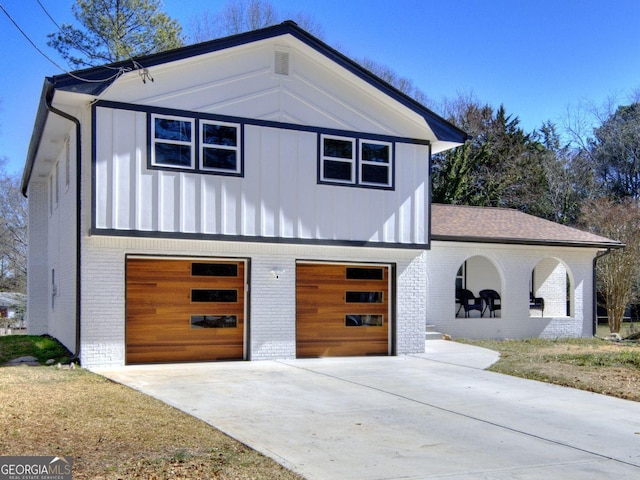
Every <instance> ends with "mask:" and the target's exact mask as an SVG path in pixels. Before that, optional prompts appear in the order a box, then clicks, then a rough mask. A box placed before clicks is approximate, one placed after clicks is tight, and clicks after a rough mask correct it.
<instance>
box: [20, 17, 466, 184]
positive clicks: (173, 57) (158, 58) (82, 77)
mask: <svg viewBox="0 0 640 480" xmlns="http://www.w3.org/2000/svg"><path fill="white" fill-rule="evenodd" d="M284 35H289V36H291V37H293V38H295V39H297V40H298V41H300V42H302V43H303V44H304V45H306V46H308V47H309V48H311V49H313V50H315V51H316V52H318V53H319V54H321V55H323V56H324V57H326V58H327V59H329V60H330V61H333V62H334V63H336V64H338V65H339V66H341V67H343V68H345V69H346V70H347V71H349V72H350V73H352V74H354V75H355V76H356V77H358V78H359V79H360V80H362V81H364V82H366V83H368V84H369V85H371V86H373V87H374V88H375V89H377V90H378V91H380V92H381V93H382V94H383V95H386V96H387V97H389V98H391V99H393V100H395V101H397V102H398V103H400V104H401V105H402V106H403V107H405V108H407V109H409V111H412V112H414V113H416V114H417V115H419V116H420V117H422V118H423V119H424V121H425V123H426V125H427V126H428V128H429V129H431V132H433V135H434V136H435V138H436V139H437V142H438V143H439V144H440V145H442V149H448V148H452V147H453V146H456V145H459V144H462V143H464V142H465V141H466V140H467V139H468V138H469V136H468V135H467V134H466V133H465V132H464V131H463V130H461V129H459V128H458V127H456V126H455V125H453V124H452V123H450V122H448V121H447V120H445V119H443V118H442V117H440V116H439V115H437V114H435V113H434V112H432V111H431V110H429V109H428V108H427V107H425V106H424V105H422V104H420V103H419V102H417V101H415V100H414V99H412V98H411V97H409V96H407V95H406V94H404V93H402V92H400V91H399V90H398V89H396V88H394V87H393V86H391V85H390V84H389V83H387V82H385V81H384V80H382V79H380V78H379V77H377V76H376V75H374V74H373V73H371V72H370V71H368V70H367V69H365V68H363V67H362V66H360V65H359V64H357V63H356V62H354V61H353V60H351V59H349V58H348V57H346V56H345V55H343V54H341V53H340V52H338V51H337V50H335V49H333V48H332V47H330V46H329V45H327V44H326V43H324V42H322V41H321V40H319V39H318V38H316V37H314V36H313V35H311V34H309V33H308V32H306V31H305V30H303V29H302V28H300V27H298V25H297V24H296V23H294V22H292V21H285V22H283V23H280V24H278V25H274V26H271V27H266V28H263V29H260V30H254V31H251V32H246V33H241V34H237V35H232V36H229V37H224V38H220V39H216V40H211V41H208V42H203V43H198V44H195V45H189V46H186V47H182V48H178V49H174V50H169V51H166V52H161V53H155V54H151V55H148V56H145V57H139V58H135V59H132V60H126V61H121V62H116V63H112V64H110V65H104V66H99V67H93V68H88V69H84V70H78V71H75V72H72V73H65V74H61V75H55V76H51V77H47V78H46V79H45V82H44V85H43V89H42V94H41V98H40V104H39V107H38V112H37V115H36V120H35V124H34V130H33V133H32V137H31V142H30V145H29V151H28V153H27V159H26V162H25V169H24V172H23V177H22V191H23V194H25V195H26V192H27V189H28V184H29V181H30V178H31V172H32V170H33V166H34V162H35V160H36V157H37V155H38V150H39V149H40V147H41V141H42V138H43V135H44V132H45V129H46V130H49V129H50V128H52V127H51V126H50V125H47V123H48V122H47V120H48V118H49V111H50V106H51V104H52V102H53V98H54V96H55V94H56V92H67V93H71V94H78V95H79V96H82V97H86V98H87V99H88V100H87V101H90V100H91V99H92V98H93V99H94V98H95V97H97V96H99V95H100V94H101V93H103V92H105V90H106V89H107V88H108V87H109V86H111V85H113V84H114V82H116V81H117V80H118V79H119V78H120V77H121V76H122V75H123V74H125V73H128V72H135V71H137V72H138V73H139V74H141V75H143V74H144V72H146V69H147V68H150V67H153V66H157V65H162V64H167V63H170V62H176V61H180V60H185V59H190V58H193V57H197V56H199V55H206V54H208V53H212V52H218V51H221V50H225V49H230V48H233V47H238V46H242V45H247V44H250V43H253V42H258V41H261V40H266V39H273V38H276V37H280V36H284ZM68 119H69V120H71V119H70V118H68Z"/></svg>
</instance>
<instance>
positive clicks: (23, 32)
mask: <svg viewBox="0 0 640 480" xmlns="http://www.w3.org/2000/svg"><path fill="white" fill-rule="evenodd" d="M38 3H40V2H38ZM43 8H44V7H43ZM0 10H2V11H3V12H4V14H5V15H6V16H7V18H8V19H9V20H10V21H11V23H13V25H14V26H15V27H16V28H17V29H18V31H19V32H20V33H21V34H22V36H23V37H24V38H26V39H27V41H28V42H29V43H30V44H31V46H32V47H33V48H35V49H36V50H37V51H38V53H39V54H40V55H42V56H43V57H44V58H46V59H47V60H49V62H51V63H52V64H53V65H55V66H56V67H58V68H59V69H60V70H61V71H63V72H64V73H66V74H67V75H69V76H71V77H73V78H75V79H76V80H80V81H82V82H87V83H103V82H108V81H110V80H113V79H116V78H118V77H119V76H120V75H122V74H124V73H126V72H127V69H125V68H124V67H120V68H119V69H118V71H117V72H116V73H115V74H114V75H112V76H110V77H109V78H104V79H102V80H89V79H87V78H81V77H78V76H77V75H74V74H73V73H71V72H69V71H67V70H66V69H64V68H62V67H61V66H60V65H58V64H57V63H56V62H55V61H54V60H52V59H51V57H49V56H48V55H47V54H46V53H44V52H43V51H42V50H41V49H40V48H39V47H38V46H37V45H36V44H35V43H34V42H33V40H31V38H29V35H27V34H26V32H25V31H24V30H22V28H20V25H18V22H16V21H15V20H14V19H13V17H12V16H11V15H10V14H9V12H7V10H6V9H5V8H4V6H3V5H2V4H1V3H0ZM47 15H48V14H47ZM49 18H51V17H49ZM51 20H52V21H53V19H51ZM54 23H55V21H54Z"/></svg>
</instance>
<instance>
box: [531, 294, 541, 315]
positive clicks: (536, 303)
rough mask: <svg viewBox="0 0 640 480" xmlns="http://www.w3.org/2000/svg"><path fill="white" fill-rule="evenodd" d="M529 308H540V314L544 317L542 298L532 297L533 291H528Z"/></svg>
mask: <svg viewBox="0 0 640 480" xmlns="http://www.w3.org/2000/svg"><path fill="white" fill-rule="evenodd" d="M529 310H540V315H541V316H542V317H544V298H542V297H534V296H533V292H529Z"/></svg>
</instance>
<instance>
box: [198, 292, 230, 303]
mask: <svg viewBox="0 0 640 480" xmlns="http://www.w3.org/2000/svg"><path fill="white" fill-rule="evenodd" d="M191 301H192V302H214V303H217V302H226V303H237V302H238V290H222V289H216V290H201V289H197V290H196V289H194V290H191Z"/></svg>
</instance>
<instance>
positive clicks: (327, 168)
mask: <svg viewBox="0 0 640 480" xmlns="http://www.w3.org/2000/svg"><path fill="white" fill-rule="evenodd" d="M354 147H355V139H353V138H341V137H327V136H323V137H322V161H321V164H320V179H321V180H323V181H325V182H338V183H354V182H355V176H356V175H355V173H356V172H355V164H356V162H355V148H354Z"/></svg>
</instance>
